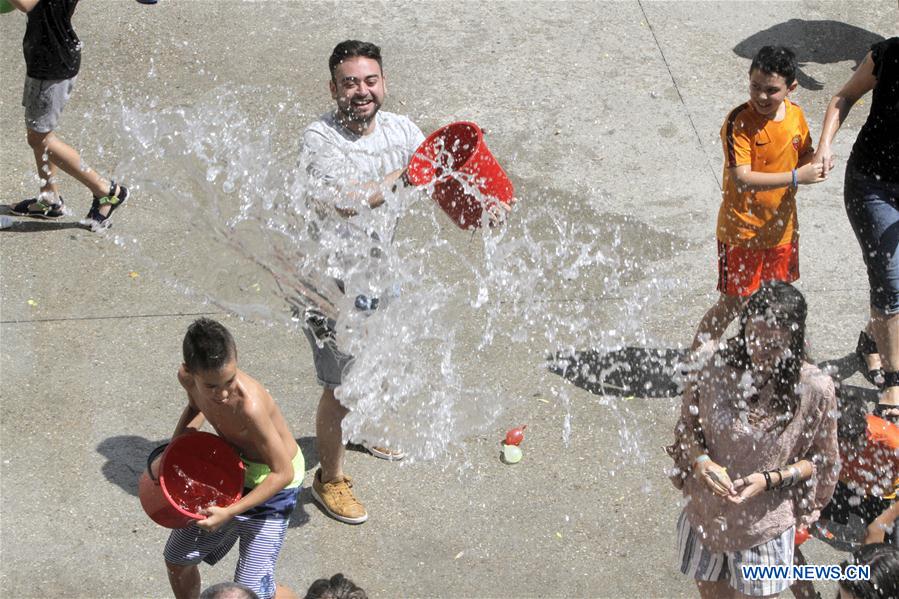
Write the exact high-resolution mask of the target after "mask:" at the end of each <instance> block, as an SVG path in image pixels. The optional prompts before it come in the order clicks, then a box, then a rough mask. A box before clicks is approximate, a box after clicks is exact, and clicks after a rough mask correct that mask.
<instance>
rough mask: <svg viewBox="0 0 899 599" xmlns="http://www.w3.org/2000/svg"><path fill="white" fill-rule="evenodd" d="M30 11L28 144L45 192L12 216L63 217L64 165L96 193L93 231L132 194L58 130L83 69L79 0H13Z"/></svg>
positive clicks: (89, 221)
mask: <svg viewBox="0 0 899 599" xmlns="http://www.w3.org/2000/svg"><path fill="white" fill-rule="evenodd" d="M9 1H10V3H11V4H12V5H13V6H15V7H16V8H18V9H19V10H21V11H22V12H24V13H26V14H27V15H28V24H27V26H26V28H25V37H24V38H23V40H22V50H23V52H24V54H25V65H26V76H25V90H24V93H23V95H22V105H23V106H24V107H25V127H26V129H27V132H28V135H27V139H28V145H29V146H31V149H32V151H33V152H34V158H35V162H36V163H37V171H38V178H39V179H40V182H41V190H40V193H39V194H38V195H37V197H34V198H31V199H28V200H23V201H21V202H19V203H17V204H15V205H13V206H10V209H11V210H12V212H13V213H14V214H19V215H22V216H32V217H38V218H49V219H55V218H59V217H61V216H63V215H64V214H65V213H66V211H65V202H64V201H63V199H62V196H60V195H59V187H58V185H57V180H56V172H57V169H62V170H63V171H65V172H66V173H68V174H69V175H71V176H72V177H74V178H75V179H77V180H78V181H79V182H80V183H81V184H82V185H84V186H85V187H87V188H88V189H90V190H91V193H93V201H92V202H91V207H90V210H89V211H88V213H87V217H86V218H85V219H84V220H83V221H82V222H83V223H84V224H85V225H89V226H90V228H91V230H94V231H97V230H100V229H105V228H106V227H108V226H109V217H110V216H112V213H113V211H114V210H116V209H117V208H118V207H119V206H121V205H122V203H123V202H124V201H125V200H126V199H127V198H128V189H127V188H126V187H125V186H124V185H119V184H117V183H116V182H115V181H110V180H107V179H104V178H103V177H101V176H100V175H99V174H97V172H96V171H94V170H93V169H91V168H89V167H88V166H86V165H85V164H84V163H83V162H82V161H81V156H80V155H79V154H78V152H77V151H76V150H75V149H74V148H72V147H71V146H69V145H68V144H66V143H65V142H63V141H62V140H61V139H60V138H59V137H58V136H57V135H56V134H55V133H54V131H55V130H56V127H57V124H58V123H59V115H60V114H61V113H62V109H63V108H64V107H65V105H66V103H67V102H68V100H69V97H70V96H71V95H72V90H73V89H74V86H75V80H76V78H77V77H78V71H79V69H80V67H81V46H82V44H81V41H80V40H79V39H78V36H77V35H76V34H75V31H74V29H72V14H73V13H74V12H75V6H76V5H77V4H78V0H9Z"/></svg>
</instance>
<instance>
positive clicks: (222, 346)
mask: <svg viewBox="0 0 899 599" xmlns="http://www.w3.org/2000/svg"><path fill="white" fill-rule="evenodd" d="M181 350H182V352H183V354H184V364H185V366H187V369H188V370H189V371H190V372H203V371H217V370H221V368H222V367H223V366H224V365H225V364H226V363H227V362H228V360H231V359H232V358H237V346H236V345H235V344H234V337H232V336H231V333H229V332H228V329H226V328H225V327H224V326H223V325H222V324H220V323H218V322H216V321H214V320H212V319H210V318H199V319H197V320H195V321H194V322H193V323H192V324H191V325H190V326H189V327H188V328H187V334H185V335H184V342H183V343H182V344H181Z"/></svg>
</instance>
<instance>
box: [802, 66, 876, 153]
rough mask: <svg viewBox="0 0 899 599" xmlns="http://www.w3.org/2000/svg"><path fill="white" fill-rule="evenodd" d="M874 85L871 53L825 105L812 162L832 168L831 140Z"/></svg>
mask: <svg viewBox="0 0 899 599" xmlns="http://www.w3.org/2000/svg"><path fill="white" fill-rule="evenodd" d="M875 85H877V79H876V78H875V77H874V60H873V59H872V58H871V53H870V52H868V55H867V56H865V60H864V62H863V63H862V64H861V66H860V67H859V68H858V69H856V71H855V73H853V75H852V77H850V78H849V81H847V82H846V83H845V85H843V87H842V89H840V91H838V92H837V94H836V95H835V96H834V97H833V98H831V100H830V104H828V105H827V112H826V113H825V114H824V127H823V128H822V129H821V139H820V140H819V141H818V152H817V153H816V154H815V160H814V161H815V162H823V163H824V168H825V169H826V171H830V170H831V169H832V168H833V158H834V157H833V150H831V147H830V144H831V143H832V142H833V138H834V137H836V134H837V131H839V129H840V126H841V125H842V124H843V121H845V120H846V116H847V115H848V114H849V111H850V110H851V109H852V107H853V106H854V105H855V103H856V102H858V100H859V98H861V97H862V96H864V95H865V94H866V93H868V92H869V91H871V90H872V89H874V86H875Z"/></svg>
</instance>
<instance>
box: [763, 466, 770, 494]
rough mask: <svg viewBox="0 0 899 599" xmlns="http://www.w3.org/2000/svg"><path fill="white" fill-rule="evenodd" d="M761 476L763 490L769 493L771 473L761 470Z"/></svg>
mask: <svg viewBox="0 0 899 599" xmlns="http://www.w3.org/2000/svg"><path fill="white" fill-rule="evenodd" d="M762 476H764V477H765V490H766V491H770V490H771V473H770V472H769V471H767V470H763V471H762Z"/></svg>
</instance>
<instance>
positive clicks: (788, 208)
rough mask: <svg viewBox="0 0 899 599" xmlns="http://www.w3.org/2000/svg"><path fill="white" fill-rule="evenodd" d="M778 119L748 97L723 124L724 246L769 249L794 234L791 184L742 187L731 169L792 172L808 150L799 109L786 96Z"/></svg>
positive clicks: (721, 214) (721, 229) (721, 237)
mask: <svg viewBox="0 0 899 599" xmlns="http://www.w3.org/2000/svg"><path fill="white" fill-rule="evenodd" d="M784 106H785V108H786V113H785V114H784V118H783V120H782V121H779V122H778V121H772V120H769V119H767V118H766V117H764V116H762V115H760V114H759V113H757V112H756V111H755V110H754V109H753V108H752V106H750V104H749V103H748V102H747V103H746V104H743V105H741V106H738V107H737V108H734V109H733V110H732V111H731V112H730V114H729V115H727V119H725V121H724V125H723V126H722V127H721V142H722V144H723V146H724V191H723V193H722V201H721V209H720V210H719V211H718V230H717V236H718V240H719V241H721V242H723V243H726V244H727V245H734V246H739V247H745V248H752V249H769V248H773V247H776V246H778V245H783V244H785V243H791V242H792V241H793V240H794V239H796V237H797V236H798V227H797V224H796V190H795V189H794V188H793V187H792V186H786V187H779V188H777V189H770V190H768V191H749V190H745V191H740V190H738V189H737V181H736V179H735V178H734V177H732V176H731V174H730V169H731V168H732V167H735V166H741V165H744V164H750V165H752V170H753V171H758V172H763V173H783V172H789V171H792V170H793V169H794V168H796V166H797V164H798V163H799V157H800V156H803V155H805V154H806V153H807V152H809V151H811V149H812V138H811V135H810V134H809V131H808V124H807V123H806V122H805V116H804V115H803V114H802V109H801V108H799V106H797V105H796V104H793V103H792V102H790V101H789V100H786V99H785V100H784Z"/></svg>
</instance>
